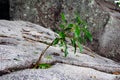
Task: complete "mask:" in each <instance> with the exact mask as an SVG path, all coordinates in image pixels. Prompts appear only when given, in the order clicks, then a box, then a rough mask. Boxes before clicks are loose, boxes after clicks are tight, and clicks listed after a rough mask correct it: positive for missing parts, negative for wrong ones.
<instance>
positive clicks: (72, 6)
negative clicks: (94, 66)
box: [10, 0, 120, 61]
mask: <svg viewBox="0 0 120 80" xmlns="http://www.w3.org/2000/svg"><path fill="white" fill-rule="evenodd" d="M106 1H107V2H105V0H15V1H14V0H10V4H11V11H10V12H11V18H12V19H14V20H19V19H20V20H26V21H31V22H34V23H38V24H40V25H42V26H44V27H50V28H52V29H53V30H56V29H58V24H59V22H60V13H61V12H64V13H65V14H66V17H67V20H68V21H70V22H71V19H72V18H73V17H74V12H75V11H77V12H78V13H79V14H80V16H81V18H82V19H84V20H85V21H87V23H88V26H89V29H90V31H91V32H92V34H93V42H92V43H90V44H87V46H89V47H90V48H91V49H92V50H94V51H95V52H96V53H97V54H101V55H103V56H106V57H109V58H111V59H113V60H116V61H120V51H119V49H120V42H119V41H120V39H119V35H120V34H119V29H120V27H119V24H118V23H119V19H116V18H115V17H113V16H112V15H111V14H110V12H111V11H110V8H111V9H114V7H115V5H114V4H113V2H114V0H106ZM100 3H103V4H104V3H105V4H104V5H102V7H101V6H100V5H99V4H100ZM109 7H110V8H109ZM108 8H109V10H108ZM112 11H113V12H114V10H112ZM113 14H114V13H113ZM116 23H117V24H116ZM112 35H113V36H112ZM110 36H112V37H110ZM110 43H112V44H110Z"/></svg>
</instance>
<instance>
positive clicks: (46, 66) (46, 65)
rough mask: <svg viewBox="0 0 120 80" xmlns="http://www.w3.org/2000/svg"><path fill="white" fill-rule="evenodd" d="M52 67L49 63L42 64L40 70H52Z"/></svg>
mask: <svg viewBox="0 0 120 80" xmlns="http://www.w3.org/2000/svg"><path fill="white" fill-rule="evenodd" d="M50 67H51V65H50V64H47V63H42V64H39V68H40V69H47V68H50Z"/></svg>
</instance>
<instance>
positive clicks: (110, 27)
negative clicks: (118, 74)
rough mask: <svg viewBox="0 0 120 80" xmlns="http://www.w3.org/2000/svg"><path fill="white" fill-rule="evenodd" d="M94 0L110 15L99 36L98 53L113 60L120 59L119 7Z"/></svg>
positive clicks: (102, 0) (100, 0)
mask: <svg viewBox="0 0 120 80" xmlns="http://www.w3.org/2000/svg"><path fill="white" fill-rule="evenodd" d="M96 2H97V4H99V6H100V7H101V9H103V10H104V11H106V12H108V13H109V15H110V19H109V22H108V23H107V24H106V25H105V28H104V31H103V33H102V35H101V36H100V37H99V48H98V53H100V54H101V55H103V56H106V57H109V58H111V59H113V60H115V61H120V8H119V7H117V6H116V5H114V4H112V3H110V2H105V1H104V0H96Z"/></svg>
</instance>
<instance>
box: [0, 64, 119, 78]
mask: <svg viewBox="0 0 120 80" xmlns="http://www.w3.org/2000/svg"><path fill="white" fill-rule="evenodd" d="M51 79H52V80H119V79H120V78H119V76H115V75H111V74H106V73H103V72H99V71H95V70H94V69H90V68H83V67H77V66H71V65H67V64H56V65H54V66H53V67H51V68H49V69H47V70H46V69H43V70H41V69H37V70H35V69H26V70H24V71H18V72H14V73H11V74H8V75H4V76H2V77H1V78H0V80H51Z"/></svg>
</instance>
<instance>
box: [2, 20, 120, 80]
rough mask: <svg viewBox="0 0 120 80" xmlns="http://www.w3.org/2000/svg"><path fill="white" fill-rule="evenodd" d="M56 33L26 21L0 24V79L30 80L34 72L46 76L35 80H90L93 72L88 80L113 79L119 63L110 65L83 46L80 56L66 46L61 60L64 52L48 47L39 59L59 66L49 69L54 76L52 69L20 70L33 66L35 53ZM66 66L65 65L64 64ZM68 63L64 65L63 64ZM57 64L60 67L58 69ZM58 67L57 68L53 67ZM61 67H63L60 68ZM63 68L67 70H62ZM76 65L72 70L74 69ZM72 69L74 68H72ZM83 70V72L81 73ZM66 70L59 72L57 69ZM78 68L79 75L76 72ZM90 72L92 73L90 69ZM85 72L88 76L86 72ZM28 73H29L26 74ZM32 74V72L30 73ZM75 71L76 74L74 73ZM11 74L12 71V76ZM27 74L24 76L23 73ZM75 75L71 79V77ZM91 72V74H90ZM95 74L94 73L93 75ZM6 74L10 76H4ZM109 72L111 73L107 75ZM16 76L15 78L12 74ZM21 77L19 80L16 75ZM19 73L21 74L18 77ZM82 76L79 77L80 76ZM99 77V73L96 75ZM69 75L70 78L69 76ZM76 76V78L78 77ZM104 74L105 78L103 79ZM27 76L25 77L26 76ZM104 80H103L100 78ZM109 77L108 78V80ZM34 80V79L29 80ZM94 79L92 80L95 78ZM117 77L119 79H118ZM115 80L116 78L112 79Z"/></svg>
mask: <svg viewBox="0 0 120 80" xmlns="http://www.w3.org/2000/svg"><path fill="white" fill-rule="evenodd" d="M56 35H57V34H56V33H54V32H53V31H51V30H49V29H46V28H43V27H42V26H39V25H36V24H32V23H30V22H24V21H5V20H1V21H0V75H3V76H2V77H1V76H0V80H5V79H6V78H8V77H9V79H13V80H22V78H23V80H24V78H28V79H30V78H31V79H30V80H32V75H33V74H34V73H40V74H42V73H41V71H43V72H44V73H46V72H47V71H48V75H49V76H46V75H47V74H43V76H41V77H42V78H40V79H38V80H46V79H48V80H49V79H51V78H53V79H54V78H55V79H56V78H58V80H62V78H63V79H64V78H65V80H68V79H71V80H79V77H81V78H80V79H82V78H83V80H88V79H90V76H92V74H93V75H94V74H95V73H96V76H97V77H96V76H94V77H93V76H92V78H94V79H92V80H107V79H108V80H114V78H115V77H116V75H115V74H114V73H118V74H119V71H120V64H119V63H117V62H114V61H112V60H110V59H107V58H104V57H101V56H99V55H97V54H95V53H94V52H93V51H91V50H90V49H89V48H87V47H84V50H83V53H82V54H81V53H80V52H79V50H77V53H76V54H74V52H73V47H71V46H69V47H68V51H69V55H68V56H67V57H66V58H65V57H64V53H63V52H62V51H61V49H60V48H59V46H58V45H57V46H51V47H50V48H49V49H48V50H47V51H46V54H45V55H44V56H43V58H42V61H41V62H42V63H52V64H55V63H60V64H59V65H55V68H54V67H53V68H52V69H53V70H55V72H56V71H57V70H58V69H60V71H59V70H58V73H59V74H57V73H55V74H54V72H52V71H53V70H51V69H50V70H49V69H47V70H40V71H39V70H24V69H26V68H29V67H30V66H31V65H32V64H34V63H35V62H36V61H37V59H38V57H39V54H40V53H41V52H42V51H43V49H45V47H46V46H47V45H48V44H49V43H50V42H52V40H53V39H54V38H55V36H56ZM65 64H66V65H65ZM67 64H68V65H67ZM60 65H61V67H59V66H60ZM57 66H58V68H57ZM62 66H63V67H62ZM66 66H67V67H66ZM72 66H73V69H70V74H67V73H68V72H69V71H68V70H69V69H68V68H70V67H72ZM75 66H76V67H75ZM75 68H76V69H75ZM82 68H83V70H82ZM63 69H67V70H66V71H65V72H67V71H68V72H67V73H63V72H62V71H61V70H63ZM78 69H79V70H80V72H78ZM93 69H94V70H93ZM19 70H23V71H22V72H16V71H19ZM84 70H85V73H84V74H86V75H88V74H90V75H88V76H87V77H84V76H85V75H84V74H82V72H83V71H84ZM87 70H88V73H87V72H86V71H87ZM29 71H30V72H29ZM34 71H35V72H34ZM74 71H77V72H78V73H77V72H74ZM12 72H15V73H13V74H12ZM25 72H27V73H26V74H28V73H29V74H28V75H24V73H25ZM51 72H52V73H53V74H54V76H51ZM72 72H73V73H75V76H74V74H72ZM91 72H92V73H91ZM94 72H95V73H94ZM6 73H10V74H7V75H6ZM110 73H113V74H110ZM15 74H16V75H15ZM19 74H21V77H22V76H23V77H22V78H21V79H20V77H18V76H19ZM22 74H23V75H22ZM81 74H82V75H81ZM99 74H101V75H100V76H99ZM36 75H37V74H34V75H33V76H36ZM62 75H66V76H67V78H66V76H64V77H61V76H62ZM71 75H73V76H71ZM77 75H80V76H79V77H78V78H77V77H76V76H77ZM103 75H106V76H107V77H105V76H103ZM26 76H27V77H26ZM102 76H103V78H105V79H103V78H102ZM109 76H111V77H109ZM39 77H40V75H37V78H39ZM33 78H35V77H33ZM95 78H96V79H95ZM118 78H119V76H118ZM115 80H119V79H115Z"/></svg>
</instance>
